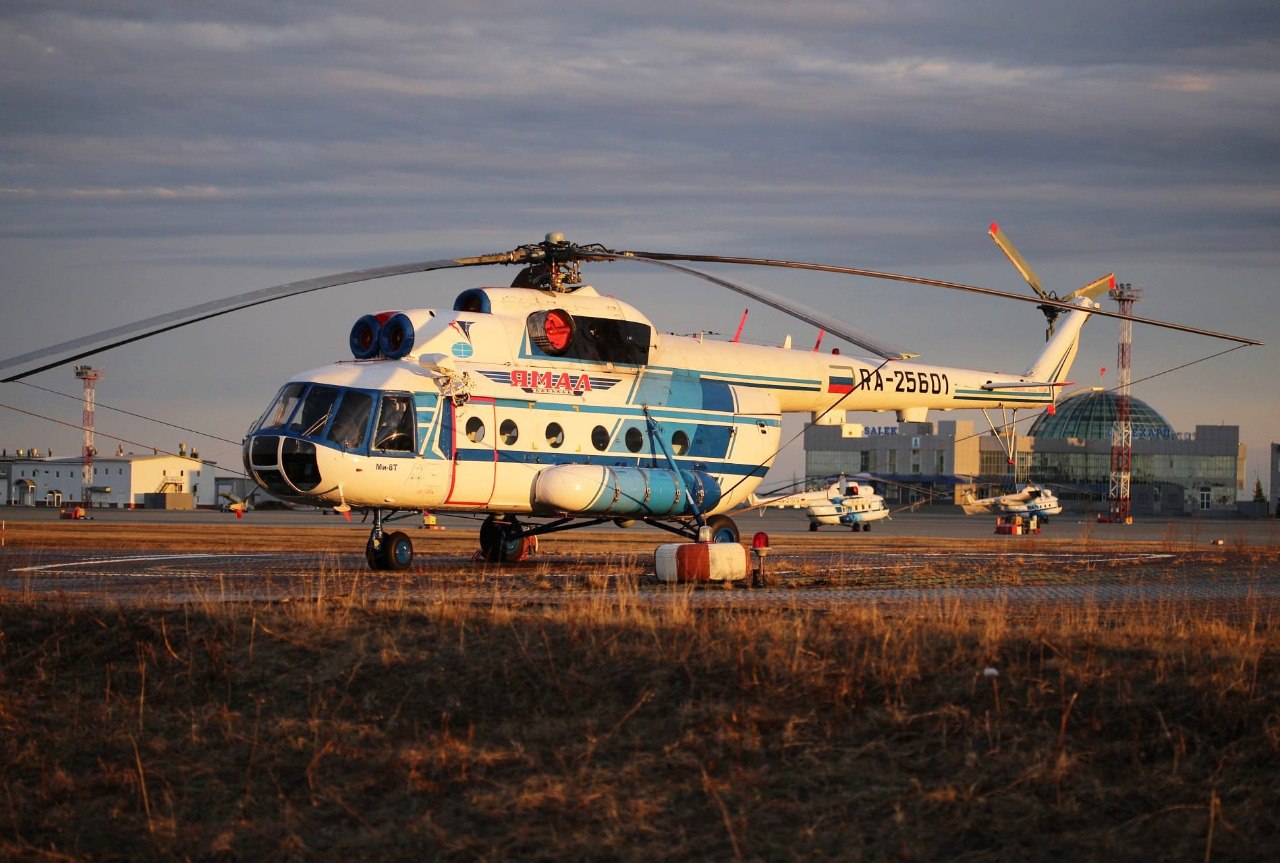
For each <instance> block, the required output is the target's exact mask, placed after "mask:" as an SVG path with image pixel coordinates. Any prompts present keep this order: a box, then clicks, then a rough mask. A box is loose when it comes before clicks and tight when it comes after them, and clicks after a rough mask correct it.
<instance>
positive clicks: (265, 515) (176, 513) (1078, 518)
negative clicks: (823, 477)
mask: <svg viewBox="0 0 1280 863" xmlns="http://www.w3.org/2000/svg"><path fill="white" fill-rule="evenodd" d="M91 518H92V519H93V521H95V522H100V523H111V524H116V523H118V524H122V525H126V524H127V525H140V524H148V523H152V524H160V525H186V524H190V525H202V524H218V525H225V524H234V523H235V522H236V518H235V516H234V515H233V514H231V513H225V512H218V511H216V510H187V511H182V510H146V509H134V510H121V509H98V510H92V511H91ZM436 518H437V523H438V524H439V525H440V526H442V527H444V528H446V529H447V530H450V531H478V530H479V525H480V521H481V520H482V517H479V516H477V517H472V516H451V515H438V516H437V517H436ZM734 519H735V521H736V522H737V523H738V529H739V531H740V532H741V533H742V535H743V537H744V538H747V537H750V536H752V535H753V534H754V533H756V532H757V531H764V532H766V533H768V534H770V535H773V534H797V533H807V532H808V529H809V528H808V524H809V523H808V519H806V518H805V517H804V515H803V512H802V511H801V510H779V509H768V510H764V511H763V514H761V513H759V512H748V513H742V514H739V515H736V516H734ZM58 520H59V515H58V510H56V509H50V508H46V507H0V521H11V522H15V523H26V522H32V521H36V522H40V521H48V522H55V521H58ZM242 521H243V523H244V524H245V525H266V526H297V527H316V526H321V527H328V528H349V529H351V530H353V531H357V532H360V533H362V534H367V532H368V530H369V523H368V522H367V521H362V517H361V514H360V513H352V519H351V521H350V522H348V521H346V520H345V519H343V518H342V517H341V516H339V515H337V514H336V513H332V512H329V511H327V510H325V511H320V510H303V511H295V510H255V511H252V512H249V513H247V514H246V515H245V517H244V519H243V520H242ZM420 524H421V520H420V519H419V518H418V517H417V516H412V517H410V518H408V519H405V520H404V521H403V522H401V523H400V529H407V527H406V526H412V527H416V526H419V525H420ZM611 529H612V528H611ZM628 532H629V533H645V532H651V533H653V534H654V535H655V536H665V535H666V534H665V533H664V532H663V531H661V530H659V529H657V528H652V527H649V526H647V525H643V524H638V525H635V526H634V527H631V528H629V529H628ZM818 533H819V535H824V536H825V535H829V534H835V535H838V534H850V535H851V538H852V539H855V540H856V539H857V538H860V537H863V536H872V537H880V536H885V537H894V538H922V539H967V538H984V539H985V538H988V537H991V536H994V535H995V517H994V516H987V515H972V516H966V515H963V514H961V513H960V512H959V510H958V509H957V508H952V507H945V508H944V507H930V508H923V509H922V510H921V511H918V512H910V511H906V512H901V513H898V514H897V515H894V516H892V517H891V519H882V520H880V521H877V522H874V523H872V526H871V531H870V532H869V533H867V534H863V533H862V532H861V531H859V532H858V533H857V534H853V533H852V532H851V531H850V530H849V529H848V528H841V527H823V528H821V529H820V530H819V531H818ZM1042 535H1043V536H1045V537H1052V538H1056V539H1079V540H1086V541H1096V542H1104V543H1122V544H1123V543H1126V542H1170V541H1173V542H1180V543H1190V544H1192V545H1194V544H1197V543H1203V544H1205V545H1206V546H1207V545H1209V544H1210V543H1212V542H1213V540H1215V539H1221V540H1223V542H1224V543H1231V544H1235V545H1251V546H1272V547H1280V519H1274V518H1264V519H1237V518H1138V519H1135V521H1134V523H1133V524H1103V523H1099V522H1098V521H1097V519H1096V518H1095V517H1086V516H1085V515H1082V514H1070V513H1066V514H1063V515H1059V516H1054V517H1053V518H1051V519H1050V520H1049V522H1048V523H1047V524H1045V525H1044V530H1043V534H1042ZM1008 539H1009V541H1010V542H1018V541H1019V538H1017V537H1008ZM1023 539H1025V538H1023Z"/></svg>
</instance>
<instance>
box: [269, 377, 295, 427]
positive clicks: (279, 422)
mask: <svg viewBox="0 0 1280 863" xmlns="http://www.w3.org/2000/svg"><path fill="white" fill-rule="evenodd" d="M302 389H303V385H302V384H286V385H285V386H284V388H283V389H281V390H280V395H278V396H276V400H275V401H274V402H272V403H271V407H269V408H267V412H266V413H265V414H263V415H262V422H261V423H260V424H259V428H262V429H278V428H284V425H285V423H287V422H288V421H289V417H291V416H293V409H294V408H296V407H297V406H298V399H299V398H300V397H301V396H302Z"/></svg>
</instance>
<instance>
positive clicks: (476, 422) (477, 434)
mask: <svg viewBox="0 0 1280 863" xmlns="http://www.w3.org/2000/svg"><path fill="white" fill-rule="evenodd" d="M467 440H469V441H471V442H472V443H480V442H481V441H483V440H484V420H482V419H480V417H472V418H471V419H469V420H467Z"/></svg>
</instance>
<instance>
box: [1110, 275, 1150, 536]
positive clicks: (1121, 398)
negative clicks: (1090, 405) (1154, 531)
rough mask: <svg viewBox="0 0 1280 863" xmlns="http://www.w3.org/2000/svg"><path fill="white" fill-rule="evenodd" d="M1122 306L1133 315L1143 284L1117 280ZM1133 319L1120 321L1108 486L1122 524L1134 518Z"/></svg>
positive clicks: (1113, 514)
mask: <svg viewBox="0 0 1280 863" xmlns="http://www.w3.org/2000/svg"><path fill="white" fill-rule="evenodd" d="M1109 296H1110V297H1111V299H1113V300H1115V301H1116V303H1117V304H1119V306H1120V314H1122V315H1132V314H1133V304H1134V303H1135V302H1137V301H1138V300H1140V299H1142V288H1141V287H1135V286H1133V285H1131V284H1128V283H1127V282H1120V283H1117V284H1116V286H1115V287H1114V288H1113V289H1112V290H1111V291H1110V292H1109ZM1132 359H1133V321H1130V320H1127V319H1122V320H1121V321H1120V344H1119V346H1118V347H1117V349H1116V371H1117V375H1118V376H1119V384H1118V386H1117V387H1116V420H1115V424H1114V425H1113V426H1112V427H1111V482H1110V486H1109V488H1108V489H1107V504H1108V509H1109V511H1110V520H1111V521H1112V522H1119V523H1121V524H1131V523H1132V522H1133V507H1132V498H1131V496H1130V491H1129V486H1130V481H1131V479H1132V476H1133V421H1132V419H1131V417H1130V415H1129V384H1130V382H1131V381H1132V379H1133V377H1132Z"/></svg>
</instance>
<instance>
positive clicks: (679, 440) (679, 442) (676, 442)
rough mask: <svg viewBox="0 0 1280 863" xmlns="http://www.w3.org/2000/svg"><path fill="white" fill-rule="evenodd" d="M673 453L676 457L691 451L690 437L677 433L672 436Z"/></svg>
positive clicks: (680, 432)
mask: <svg viewBox="0 0 1280 863" xmlns="http://www.w3.org/2000/svg"><path fill="white" fill-rule="evenodd" d="M671 451H672V452H673V453H674V454H676V455H684V454H685V453H687V452H688V451H689V436H688V435H687V434H685V433H684V432H683V431H677V432H676V433H675V434H673V435H672V436H671Z"/></svg>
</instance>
